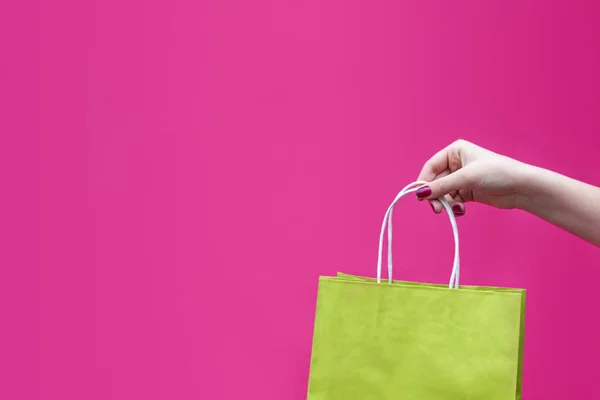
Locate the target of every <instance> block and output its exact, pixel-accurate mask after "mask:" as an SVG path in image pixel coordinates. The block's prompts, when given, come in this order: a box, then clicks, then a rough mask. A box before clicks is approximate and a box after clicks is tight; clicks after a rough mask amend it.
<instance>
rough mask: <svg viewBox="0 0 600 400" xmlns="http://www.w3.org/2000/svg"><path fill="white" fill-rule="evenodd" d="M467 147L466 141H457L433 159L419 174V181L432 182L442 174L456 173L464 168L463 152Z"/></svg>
mask: <svg viewBox="0 0 600 400" xmlns="http://www.w3.org/2000/svg"><path fill="white" fill-rule="evenodd" d="M466 145H467V142H465V141H464V140H457V141H456V142H454V143H452V144H451V145H449V146H448V147H446V148H445V149H443V150H440V151H438V152H437V153H436V154H435V155H434V156H433V157H431V158H430V159H429V160H428V161H427V162H426V163H425V165H423V168H422V169H421V173H420V174H419V178H418V179H417V180H419V181H428V182H429V181H432V180H434V179H436V177H439V176H438V175H440V174H441V173H442V172H444V171H446V170H447V171H449V172H454V171H457V170H458V169H460V168H461V167H462V159H461V151H462V150H463V147H464V146H466Z"/></svg>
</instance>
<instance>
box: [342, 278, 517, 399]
mask: <svg viewBox="0 0 600 400" xmlns="http://www.w3.org/2000/svg"><path fill="white" fill-rule="evenodd" d="M337 277H338V279H346V280H352V281H362V282H373V283H375V282H377V279H375V278H368V277H364V276H357V275H350V274H345V273H343V272H338V273H337ZM392 282H393V283H394V284H396V285H408V286H430V287H437V288H447V287H448V285H446V284H438V283H421V282H409V281H397V280H393V281H392ZM460 290H483V291H493V292H511V293H519V294H520V295H521V325H520V326H521V331H520V334H519V368H518V371H517V394H516V398H517V399H520V398H521V394H522V393H523V359H524V354H525V299H526V291H525V289H514V288H505V287H497V286H471V285H462V286H461V289H460Z"/></svg>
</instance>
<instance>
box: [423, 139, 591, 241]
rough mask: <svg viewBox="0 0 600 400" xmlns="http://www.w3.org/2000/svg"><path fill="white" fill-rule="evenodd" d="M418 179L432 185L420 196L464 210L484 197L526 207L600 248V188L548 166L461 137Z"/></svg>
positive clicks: (486, 201) (502, 205)
mask: <svg viewBox="0 0 600 400" xmlns="http://www.w3.org/2000/svg"><path fill="white" fill-rule="evenodd" d="M418 180H422V181H427V182H429V185H427V186H424V187H422V188H420V189H419V191H417V198H419V199H420V200H425V199H427V200H429V202H430V203H431V206H432V208H433V210H434V212H435V213H437V214H439V213H440V212H441V211H442V204H441V203H440V202H439V201H438V200H436V199H437V198H440V197H442V196H445V198H446V199H447V200H448V201H449V202H450V204H451V205H452V209H453V210H454V214H455V215H457V216H461V215H464V214H465V212H466V208H465V203H467V202H472V201H475V202H478V203H483V204H487V205H490V206H492V207H496V208H502V209H520V210H524V211H527V212H529V213H531V214H534V215H537V216H538V217H540V218H543V219H544V220H546V221H548V222H550V223H551V224H554V225H556V226H558V227H560V228H562V229H564V230H566V231H568V232H571V233H572V234H574V235H576V236H578V237H580V238H581V239H584V240H586V241H588V242H590V243H592V244H594V245H596V246H598V247H600V188H599V187H596V186H593V185H589V184H587V183H584V182H580V181H577V180H575V179H571V178H569V177H566V176H564V175H561V174H558V173H556V172H552V171H549V170H546V169H543V168H539V167H535V166H533V165H528V164H525V163H522V162H520V161H517V160H514V159H512V158H509V157H506V156H502V155H500V154H496V153H494V152H491V151H489V150H486V149H484V148H482V147H479V146H477V145H475V144H473V143H470V142H467V141H464V140H458V141H456V142H454V143H452V144H451V145H449V146H448V147H446V148H445V149H443V150H441V151H440V152H438V153H437V154H435V155H434V156H433V157H432V158H431V159H430V160H429V161H427V162H426V163H425V165H424V166H423V169H422V170H421V173H420V174H419V178H418Z"/></svg>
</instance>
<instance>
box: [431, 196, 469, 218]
mask: <svg viewBox="0 0 600 400" xmlns="http://www.w3.org/2000/svg"><path fill="white" fill-rule="evenodd" d="M444 198H445V199H446V201H447V202H448V204H449V205H450V207H451V208H452V212H453V214H454V215H455V216H457V217H462V216H463V215H465V213H466V211H467V210H466V206H465V202H464V200H463V199H462V198H461V197H460V196H459V195H456V196H450V195H448V194H447V195H445V196H444ZM429 202H430V203H431V208H432V209H433V212H434V213H436V214H440V213H441V212H442V211H443V210H444V206H442V203H441V202H440V201H439V200H437V199H433V200H430V201H429Z"/></svg>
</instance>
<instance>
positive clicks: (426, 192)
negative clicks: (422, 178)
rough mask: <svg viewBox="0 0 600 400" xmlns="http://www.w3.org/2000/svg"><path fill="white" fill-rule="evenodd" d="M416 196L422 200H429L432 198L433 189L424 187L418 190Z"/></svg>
mask: <svg viewBox="0 0 600 400" xmlns="http://www.w3.org/2000/svg"><path fill="white" fill-rule="evenodd" d="M416 194H417V197H418V198H420V199H424V198H427V197H429V196H431V188H430V187H429V186H423V187H422V188H419V190H417V192H416Z"/></svg>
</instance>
